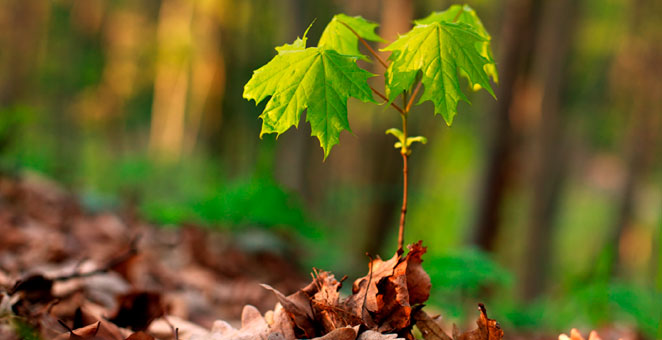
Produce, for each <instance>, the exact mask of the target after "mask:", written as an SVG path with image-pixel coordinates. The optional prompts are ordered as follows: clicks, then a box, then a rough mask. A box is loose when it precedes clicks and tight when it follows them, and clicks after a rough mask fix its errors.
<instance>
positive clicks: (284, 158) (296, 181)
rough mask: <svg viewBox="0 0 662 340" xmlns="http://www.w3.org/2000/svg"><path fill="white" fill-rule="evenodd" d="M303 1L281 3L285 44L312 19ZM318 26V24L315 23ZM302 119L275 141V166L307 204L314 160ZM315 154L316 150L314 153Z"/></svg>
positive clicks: (281, 179) (289, 186) (312, 144)
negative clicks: (283, 9) (308, 175)
mask: <svg viewBox="0 0 662 340" xmlns="http://www.w3.org/2000/svg"><path fill="white" fill-rule="evenodd" d="M305 3H306V1H304V0H287V1H284V6H283V7H284V8H285V9H286V14H283V15H286V17H287V18H289V20H287V22H286V23H285V25H286V26H287V30H286V35H287V37H286V38H285V40H286V41H288V42H289V41H293V40H294V37H299V36H301V35H302V34H303V32H304V31H305V30H306V27H307V26H308V24H309V23H307V22H306V21H307V20H306V18H310V17H312V16H311V15H307V14H308V13H306V9H307V7H308V6H306V4H305ZM318 24H322V23H318ZM304 117H305V116H304V115H301V119H302V122H301V123H300V124H299V128H298V129H296V130H294V129H292V130H294V131H291V133H289V134H283V135H282V136H279V137H278V145H277V148H278V151H277V153H278V158H277V159H278V160H279V161H278V162H277V163H276V177H277V178H278V179H279V180H280V182H281V183H283V184H284V185H285V186H286V187H288V188H290V189H292V190H295V191H297V192H298V193H299V194H301V196H302V197H303V198H304V199H305V200H306V202H308V203H309V204H310V203H312V201H313V198H312V197H311V192H314V191H315V189H311V188H310V187H309V186H316V185H317V184H315V183H312V182H310V181H308V178H307V176H306V171H307V169H309V168H310V167H311V166H313V165H312V164H311V163H312V162H315V161H317V159H316V158H314V157H310V153H311V152H313V150H311V149H312V148H313V147H314V146H315V145H314V143H311V140H310V126H309V124H308V123H306V122H305V121H303V119H304ZM314 151H318V150H314Z"/></svg>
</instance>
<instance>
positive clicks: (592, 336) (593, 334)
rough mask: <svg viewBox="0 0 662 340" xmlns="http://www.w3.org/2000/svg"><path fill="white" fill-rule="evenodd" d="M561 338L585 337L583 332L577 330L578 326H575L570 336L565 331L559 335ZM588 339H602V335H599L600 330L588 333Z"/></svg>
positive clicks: (567, 339)
mask: <svg viewBox="0 0 662 340" xmlns="http://www.w3.org/2000/svg"><path fill="white" fill-rule="evenodd" d="M559 340H584V337H583V336H582V334H581V333H580V332H579V330H577V328H573V329H571V330H570V336H569V337H568V336H567V335H566V334H565V333H564V334H560V335H559ZM588 340H602V338H600V335H598V332H596V331H591V333H590V334H589V335H588Z"/></svg>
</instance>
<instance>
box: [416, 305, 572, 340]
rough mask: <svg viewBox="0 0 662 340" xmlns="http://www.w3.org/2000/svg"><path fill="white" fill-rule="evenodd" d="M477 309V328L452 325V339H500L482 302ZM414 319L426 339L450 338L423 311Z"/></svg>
mask: <svg viewBox="0 0 662 340" xmlns="http://www.w3.org/2000/svg"><path fill="white" fill-rule="evenodd" d="M478 310H479V311H480V317H479V318H478V320H477V321H476V324H477V325H478V328H476V329H474V330H472V331H468V332H464V333H460V332H459V330H458V329H457V327H455V325H453V338H452V340H501V339H502V338H503V330H502V329H501V326H500V325H499V323H498V322H497V321H496V320H493V319H490V318H488V317H487V310H486V309H485V306H484V305H483V304H482V303H479V304H478ZM414 320H415V321H416V327H418V329H419V330H420V331H421V333H422V334H423V337H424V338H425V339H426V340H451V337H449V336H448V335H447V334H446V333H445V332H444V331H443V330H442V329H441V326H439V324H438V323H437V321H436V320H434V319H433V318H432V317H430V316H429V315H428V314H427V313H425V312H424V311H422V310H419V311H417V312H415V313H414ZM582 340H583V339H582Z"/></svg>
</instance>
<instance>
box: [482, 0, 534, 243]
mask: <svg viewBox="0 0 662 340" xmlns="http://www.w3.org/2000/svg"><path fill="white" fill-rule="evenodd" d="M538 5H539V1H538V0H510V1H509V2H508V3H507V5H506V7H505V10H504V13H505V15H504V19H503V26H502V29H501V35H500V38H499V43H498V44H497V46H496V48H497V51H498V52H500V53H499V55H498V62H497V65H498V68H499V77H500V79H499V86H498V87H497V89H496V91H497V93H496V94H497V98H498V100H497V102H496V103H495V105H494V106H493V109H492V112H491V114H490V115H489V119H490V122H489V125H488V131H487V134H488V138H487V161H486V164H485V169H484V171H483V179H482V183H483V185H482V186H481V188H482V190H483V191H482V193H481V197H480V201H479V203H478V218H477V220H476V225H475V228H474V234H473V243H474V244H475V245H477V246H478V247H479V248H481V249H483V250H486V251H493V250H494V249H495V247H496V241H497V239H498V235H499V231H500V230H501V216H500V209H501V207H502V203H503V201H504V198H505V196H506V193H507V191H508V188H509V186H510V184H511V174H512V173H513V172H514V171H515V167H516V164H514V160H513V158H514V157H513V154H514V153H515V152H516V150H515V143H514V141H515V140H516V139H517V138H518V136H517V133H516V131H514V129H513V127H512V126H511V121H510V117H509V116H510V112H511V110H513V109H514V108H513V98H514V97H516V96H517V93H516V92H517V89H516V81H517V79H518V78H523V77H525V75H526V73H527V65H528V62H529V60H530V58H531V54H532V45H533V41H534V38H535V22H536V21H537V17H538V14H539V11H538V7H539V6H538Z"/></svg>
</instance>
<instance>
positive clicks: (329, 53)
mask: <svg viewBox="0 0 662 340" xmlns="http://www.w3.org/2000/svg"><path fill="white" fill-rule="evenodd" d="M305 46H306V36H305V34H304V37H303V38H302V39H297V41H295V42H294V43H293V44H286V45H283V46H281V47H279V48H277V51H278V55H277V56H276V57H274V59H272V60H271V61H270V62H269V63H268V64H266V65H265V66H263V67H261V68H259V69H258V70H256V71H255V72H254V73H253V77H252V78H251V79H250V80H249V81H248V83H247V84H246V86H245V88H244V98H246V99H249V100H250V99H252V100H255V102H256V104H257V103H260V102H261V101H262V100H264V99H265V98H266V97H267V96H271V99H269V102H268V103H267V106H266V108H265V109H264V112H263V113H262V114H261V115H260V118H262V132H261V133H260V135H263V134H265V133H276V134H277V135H280V134H281V133H283V132H285V131H287V130H288V129H289V128H290V127H291V126H292V125H294V126H298V125H299V118H300V115H301V112H302V111H303V110H304V109H308V114H307V116H306V120H307V121H308V122H309V123H310V126H311V128H312V134H313V135H314V136H317V138H318V139H319V141H320V145H321V146H322V149H323V150H324V157H325V158H326V157H327V156H328V155H329V151H330V150H331V147H333V146H334V145H335V144H338V137H339V136H340V132H341V131H342V130H349V122H348V120H347V99H348V98H349V97H354V98H358V99H360V100H362V101H365V102H370V101H374V99H373V98H372V93H371V92H370V87H368V83H367V79H368V78H369V77H371V74H370V72H368V71H365V70H363V69H361V68H359V67H358V66H357V65H356V59H357V57H354V56H346V55H341V54H339V53H338V52H336V51H335V50H331V49H327V48H324V47H309V48H306V47H305Z"/></svg>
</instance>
